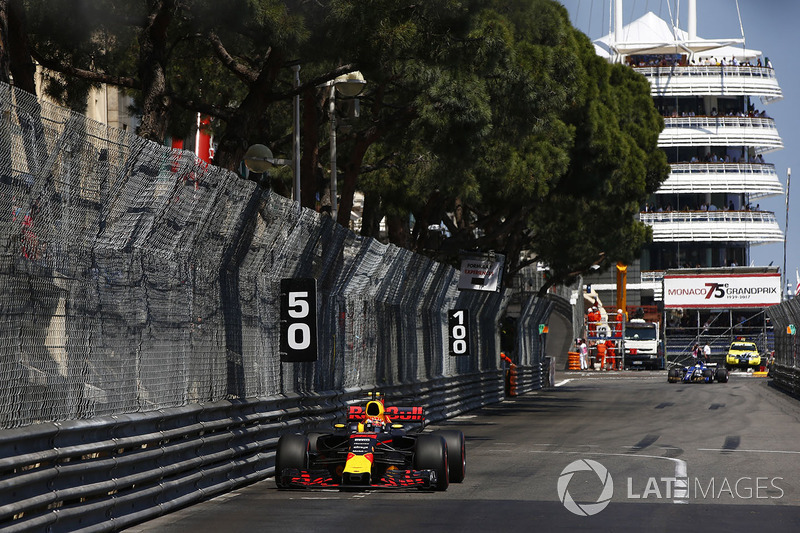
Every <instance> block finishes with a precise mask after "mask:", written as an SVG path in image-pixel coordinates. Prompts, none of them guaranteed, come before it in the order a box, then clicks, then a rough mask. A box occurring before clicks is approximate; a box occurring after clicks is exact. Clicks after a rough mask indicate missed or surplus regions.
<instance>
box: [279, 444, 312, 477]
mask: <svg viewBox="0 0 800 533" xmlns="http://www.w3.org/2000/svg"><path fill="white" fill-rule="evenodd" d="M308 451H309V442H308V437H306V436H305V435H283V436H281V438H280V439H279V440H278V449H277V453H276V454H275V484H276V485H277V486H278V488H279V489H280V488H285V487H286V485H284V483H283V479H282V478H281V474H282V473H283V471H284V470H285V469H287V468H296V469H297V470H308Z"/></svg>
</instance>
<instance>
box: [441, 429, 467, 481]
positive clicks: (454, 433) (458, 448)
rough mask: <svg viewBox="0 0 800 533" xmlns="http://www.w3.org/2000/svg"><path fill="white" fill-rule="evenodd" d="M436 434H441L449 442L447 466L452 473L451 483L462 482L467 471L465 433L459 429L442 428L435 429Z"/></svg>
mask: <svg viewBox="0 0 800 533" xmlns="http://www.w3.org/2000/svg"><path fill="white" fill-rule="evenodd" d="M433 434H434V435H441V436H442V438H443V439H444V441H445V442H446V443H447V468H448V470H449V474H450V478H449V479H450V483H461V482H462V481H464V476H465V475H466V473H467V447H466V444H465V440H464V434H463V433H462V432H461V431H459V430H457V429H442V430H439V431H434V432H433Z"/></svg>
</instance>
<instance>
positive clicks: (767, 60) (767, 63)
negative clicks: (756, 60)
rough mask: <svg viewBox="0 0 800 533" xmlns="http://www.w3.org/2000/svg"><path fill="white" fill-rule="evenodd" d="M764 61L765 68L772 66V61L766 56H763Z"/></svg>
mask: <svg viewBox="0 0 800 533" xmlns="http://www.w3.org/2000/svg"><path fill="white" fill-rule="evenodd" d="M764 63H765V64H766V65H767V68H772V61H770V60H769V58H768V57H766V58H764Z"/></svg>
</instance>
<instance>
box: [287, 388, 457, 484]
mask: <svg viewBox="0 0 800 533" xmlns="http://www.w3.org/2000/svg"><path fill="white" fill-rule="evenodd" d="M424 423H425V418H424V413H423V409H422V407H396V406H391V407H386V406H385V405H384V400H383V397H382V396H381V395H380V393H374V394H373V398H372V399H371V400H370V401H369V402H367V404H366V405H365V406H359V405H353V406H350V408H349V410H348V413H347V423H346V424H336V425H335V426H334V429H333V431H331V432H329V433H310V434H308V435H297V434H289V435H283V436H282V437H281V438H280V440H279V441H278V448H277V454H276V456H275V483H276V484H277V486H278V488H281V489H288V488H338V489H360V490H364V489H392V488H417V489H429V490H447V487H448V485H449V484H450V483H460V482H461V481H462V480H463V479H464V474H465V472H466V449H465V445H464V434H463V433H462V432H461V431H458V430H439V431H434V432H430V433H423V432H422V430H423V429H424ZM406 425H417V427H418V429H417V431H416V432H414V431H410V430H406V428H405V426H406Z"/></svg>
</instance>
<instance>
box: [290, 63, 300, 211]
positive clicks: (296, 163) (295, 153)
mask: <svg viewBox="0 0 800 533" xmlns="http://www.w3.org/2000/svg"><path fill="white" fill-rule="evenodd" d="M292 70H293V71H294V88H295V89H297V88H298V87H300V65H299V64H298V65H292ZM292 133H293V135H292V173H293V174H294V201H295V202H297V204H298V205H300V202H301V200H300V93H298V94H296V95H294V131H293V132H292Z"/></svg>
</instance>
